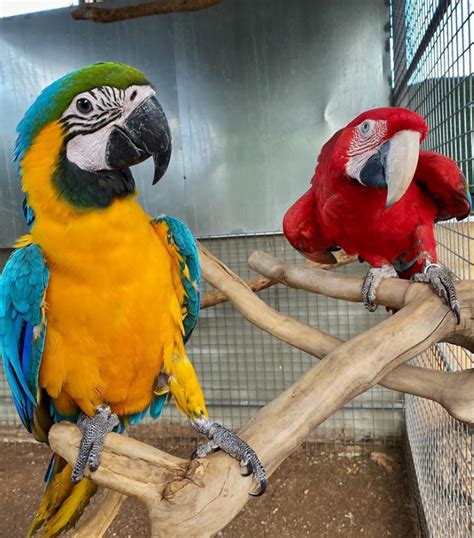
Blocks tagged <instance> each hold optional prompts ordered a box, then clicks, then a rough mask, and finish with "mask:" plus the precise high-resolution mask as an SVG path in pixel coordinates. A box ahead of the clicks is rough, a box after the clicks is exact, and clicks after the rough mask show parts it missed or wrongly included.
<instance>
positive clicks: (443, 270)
mask: <svg viewBox="0 0 474 538" xmlns="http://www.w3.org/2000/svg"><path fill="white" fill-rule="evenodd" d="M411 279H412V280H413V281H414V282H429V283H430V284H431V287H432V288H433V289H434V290H435V292H436V293H437V294H438V295H439V296H440V297H441V299H443V301H444V302H445V303H446V304H447V305H448V306H449V307H450V308H451V310H452V311H453V313H454V315H455V316H456V321H457V323H458V325H459V323H460V322H461V306H460V304H459V299H458V296H457V293H456V288H455V287H454V273H452V272H451V271H450V270H449V269H448V268H447V267H443V266H442V265H439V264H437V263H428V264H427V265H426V267H425V268H424V270H423V273H417V274H415V275H412V277H411Z"/></svg>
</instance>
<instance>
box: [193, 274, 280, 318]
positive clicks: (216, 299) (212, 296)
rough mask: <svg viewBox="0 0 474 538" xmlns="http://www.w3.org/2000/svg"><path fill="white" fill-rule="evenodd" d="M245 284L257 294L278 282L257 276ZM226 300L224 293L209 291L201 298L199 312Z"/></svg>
mask: <svg viewBox="0 0 474 538" xmlns="http://www.w3.org/2000/svg"><path fill="white" fill-rule="evenodd" d="M245 284H246V285H247V287H248V288H250V289H251V290H252V291H253V292H258V291H262V290H266V289H267V288H270V287H271V286H274V285H275V284H278V282H277V281H276V280H272V279H271V278H266V277H264V276H257V277H255V278H251V279H250V280H246V281H245ZM228 300H229V298H228V297H227V295H226V294H225V293H222V291H217V290H216V291H210V292H209V293H205V294H204V295H203V296H202V299H201V310H203V309H204V308H210V307H211V306H216V305H218V304H221V303H226V302H227V301H228Z"/></svg>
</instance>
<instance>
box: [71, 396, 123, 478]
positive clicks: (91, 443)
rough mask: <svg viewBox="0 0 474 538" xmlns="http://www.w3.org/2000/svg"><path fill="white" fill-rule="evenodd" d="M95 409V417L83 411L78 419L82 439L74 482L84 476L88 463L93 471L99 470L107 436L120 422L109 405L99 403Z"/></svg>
mask: <svg viewBox="0 0 474 538" xmlns="http://www.w3.org/2000/svg"><path fill="white" fill-rule="evenodd" d="M95 411H96V413H95V415H94V416H93V417H88V416H87V415H84V414H83V413H81V415H80V416H79V418H78V420H77V425H78V426H79V428H80V430H81V431H82V439H81V446H80V447H79V454H78V456H77V460H76V464H75V466H74V469H73V471H72V474H71V480H72V481H73V482H74V483H77V482H79V481H80V480H82V479H83V478H84V470H85V468H86V466H87V465H89V469H90V470H91V471H92V472H94V471H97V469H98V468H99V465H100V454H101V452H102V448H103V447H104V443H105V437H106V435H107V434H108V433H109V432H111V431H112V430H113V429H114V428H115V427H116V426H118V425H119V424H120V420H119V418H118V416H117V415H116V414H115V413H112V411H111V409H110V407H109V406H108V405H98V406H97V407H96V410H95Z"/></svg>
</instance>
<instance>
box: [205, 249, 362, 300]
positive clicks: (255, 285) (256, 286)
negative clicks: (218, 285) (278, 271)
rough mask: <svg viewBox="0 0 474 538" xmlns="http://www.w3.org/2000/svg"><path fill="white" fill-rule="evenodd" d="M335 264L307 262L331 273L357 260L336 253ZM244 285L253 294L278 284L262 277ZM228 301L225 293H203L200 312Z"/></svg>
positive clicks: (341, 253)
mask: <svg viewBox="0 0 474 538" xmlns="http://www.w3.org/2000/svg"><path fill="white" fill-rule="evenodd" d="M335 256H336V259H337V262H336V263H333V264H325V263H317V262H309V263H308V266H309V267H317V268H318V269H326V270H328V271H331V270H333V269H337V268H338V267H342V266H343V265H347V264H349V263H352V262H353V261H355V260H356V259H357V257H356V256H349V255H348V254H346V253H345V252H343V251H340V252H337V253H336V254H335ZM245 283H246V284H247V286H248V287H249V288H250V289H251V290H252V291H254V292H258V291H262V290H265V289H267V288H270V287H271V286H274V285H275V284H278V282H277V281H276V280H272V279H271V278H267V277H264V276H257V277H255V278H251V279H250V280H246V281H245ZM228 300H229V298H228V297H227V295H226V294H225V293H222V291H211V292H209V293H205V294H204V295H203V296H202V297H201V310H203V309H204V308H210V307H211V306H216V305H218V304H221V303H225V302H227V301H228Z"/></svg>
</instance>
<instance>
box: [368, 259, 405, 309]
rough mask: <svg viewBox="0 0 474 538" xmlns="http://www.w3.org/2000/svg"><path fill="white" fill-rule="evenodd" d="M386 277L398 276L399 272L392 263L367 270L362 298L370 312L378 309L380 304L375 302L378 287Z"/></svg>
mask: <svg viewBox="0 0 474 538" xmlns="http://www.w3.org/2000/svg"><path fill="white" fill-rule="evenodd" d="M384 278H398V275H397V272H396V271H395V269H394V268H393V267H392V266H391V265H383V266H382V267H372V268H371V269H369V271H368V272H367V275H366V277H365V279H364V282H363V284H362V300H363V301H364V305H365V307H366V308H367V310H368V311H369V312H375V311H376V310H377V306H378V305H377V304H376V303H375V299H376V295H377V288H378V287H379V285H380V282H382V280H383V279H384Z"/></svg>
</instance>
